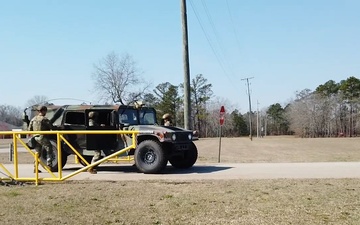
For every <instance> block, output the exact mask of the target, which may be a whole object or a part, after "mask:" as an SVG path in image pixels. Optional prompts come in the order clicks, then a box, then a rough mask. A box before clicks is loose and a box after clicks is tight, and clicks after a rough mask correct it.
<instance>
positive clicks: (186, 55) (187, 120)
mask: <svg viewBox="0 0 360 225" xmlns="http://www.w3.org/2000/svg"><path fill="white" fill-rule="evenodd" d="M180 1H181V20H182V33H183V65H184V128H185V129H187V130H189V129H190V112H191V108H190V69H189V45H188V29H187V13H186V0H180Z"/></svg>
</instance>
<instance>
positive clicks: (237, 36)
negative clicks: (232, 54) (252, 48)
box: [226, 0, 241, 52]
mask: <svg viewBox="0 0 360 225" xmlns="http://www.w3.org/2000/svg"><path fill="white" fill-rule="evenodd" d="M226 5H227V9H228V12H229V16H230V21H231V25H232V27H233V32H234V35H235V39H236V43H237V46H238V49H239V52H241V48H240V41H239V35H238V33H237V30H236V28H235V23H234V19H233V16H232V13H231V10H230V5H229V1H228V0H226Z"/></svg>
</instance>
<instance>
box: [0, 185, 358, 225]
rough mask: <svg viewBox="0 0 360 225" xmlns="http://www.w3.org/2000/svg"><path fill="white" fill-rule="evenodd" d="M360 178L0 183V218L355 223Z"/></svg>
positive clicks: (54, 221)
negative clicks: (33, 184) (35, 184)
mask: <svg viewBox="0 0 360 225" xmlns="http://www.w3.org/2000/svg"><path fill="white" fill-rule="evenodd" d="M359 191H360V189H359V185H358V180H351V179H339V180H331V179H326V180H290V179H288V180H285V179H280V180H235V181H191V182H176V181H138V182H136V181H127V182H105V181H102V182H101V181H93V182H90V181H81V182H79V181H67V182H65V183H62V184H45V185H41V186H39V187H35V186H25V187H18V186H12V187H4V186H3V187H0V202H1V204H0V220H1V221H2V222H1V223H2V224H84V225H85V224H204V225H205V224H246V225H248V224H358V223H359V221H360V198H359Z"/></svg>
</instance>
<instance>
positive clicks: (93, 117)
mask: <svg viewBox="0 0 360 225" xmlns="http://www.w3.org/2000/svg"><path fill="white" fill-rule="evenodd" d="M97 116H98V114H97V112H93V111H91V112H89V126H90V127H93V126H99V124H98V123H97ZM94 152H95V153H94V156H93V158H92V160H91V163H94V162H96V161H98V160H99V159H100V155H101V151H100V150H94ZM88 172H89V173H91V174H97V171H96V169H94V168H93V167H90V168H89V169H88Z"/></svg>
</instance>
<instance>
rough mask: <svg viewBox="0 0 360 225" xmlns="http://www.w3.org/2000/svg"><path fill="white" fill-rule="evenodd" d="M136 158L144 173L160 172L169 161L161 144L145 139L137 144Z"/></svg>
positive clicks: (138, 166) (136, 163) (137, 165)
mask: <svg viewBox="0 0 360 225" xmlns="http://www.w3.org/2000/svg"><path fill="white" fill-rule="evenodd" d="M134 159H135V165H136V167H137V168H138V170H140V171H141V172H143V173H159V172H161V171H162V170H163V169H164V168H165V167H166V164H167V161H168V160H167V154H166V152H165V151H164V150H163V149H162V147H161V145H160V144H159V143H158V142H156V141H152V140H145V141H143V142H141V143H140V144H139V145H138V146H137V148H136V150H135V155H134Z"/></svg>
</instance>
